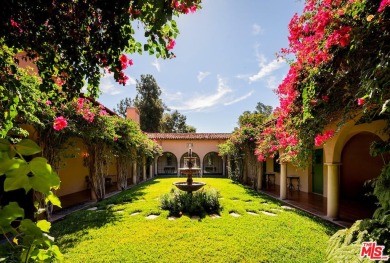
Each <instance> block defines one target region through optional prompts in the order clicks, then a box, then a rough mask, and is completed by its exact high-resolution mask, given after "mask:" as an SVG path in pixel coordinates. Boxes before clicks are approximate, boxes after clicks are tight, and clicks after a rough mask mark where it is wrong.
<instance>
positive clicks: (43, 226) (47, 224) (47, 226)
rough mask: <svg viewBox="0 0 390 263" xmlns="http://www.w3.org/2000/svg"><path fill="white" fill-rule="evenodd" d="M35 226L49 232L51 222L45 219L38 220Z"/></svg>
mask: <svg viewBox="0 0 390 263" xmlns="http://www.w3.org/2000/svg"><path fill="white" fill-rule="evenodd" d="M37 227H39V228H40V229H41V230H42V231H43V232H46V233H49V230H50V228H51V223H50V222H48V221H46V220H38V221H37Z"/></svg>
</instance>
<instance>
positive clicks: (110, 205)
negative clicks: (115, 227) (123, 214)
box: [106, 204, 115, 208]
mask: <svg viewBox="0 0 390 263" xmlns="http://www.w3.org/2000/svg"><path fill="white" fill-rule="evenodd" d="M113 206H115V205H114V204H109V205H108V206H107V207H106V208H110V207H113Z"/></svg>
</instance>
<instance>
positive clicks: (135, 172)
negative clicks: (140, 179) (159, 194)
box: [133, 161, 137, 185]
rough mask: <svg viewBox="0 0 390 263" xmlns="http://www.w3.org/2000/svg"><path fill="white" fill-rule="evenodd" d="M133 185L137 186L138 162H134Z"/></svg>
mask: <svg viewBox="0 0 390 263" xmlns="http://www.w3.org/2000/svg"><path fill="white" fill-rule="evenodd" d="M133 184H134V185H136V184H137V161H133Z"/></svg>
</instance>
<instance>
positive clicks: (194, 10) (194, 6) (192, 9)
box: [190, 5, 196, 13]
mask: <svg viewBox="0 0 390 263" xmlns="http://www.w3.org/2000/svg"><path fill="white" fill-rule="evenodd" d="M190 12H191V13H195V12H196V5H193V6H191V7H190Z"/></svg>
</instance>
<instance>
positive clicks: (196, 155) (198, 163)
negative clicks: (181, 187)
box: [180, 152, 201, 168]
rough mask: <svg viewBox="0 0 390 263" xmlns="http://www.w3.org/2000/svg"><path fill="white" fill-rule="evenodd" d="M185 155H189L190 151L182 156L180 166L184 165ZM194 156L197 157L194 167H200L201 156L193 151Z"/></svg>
mask: <svg viewBox="0 0 390 263" xmlns="http://www.w3.org/2000/svg"><path fill="white" fill-rule="evenodd" d="M184 157H188V153H187V152H186V153H185V154H183V155H182V156H181V158H180V167H184ZM192 157H195V158H196V159H195V163H194V164H193V167H194V168H198V167H200V166H201V163H200V158H199V155H198V154H197V153H194V152H193V153H192Z"/></svg>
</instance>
